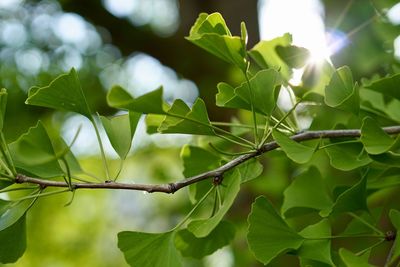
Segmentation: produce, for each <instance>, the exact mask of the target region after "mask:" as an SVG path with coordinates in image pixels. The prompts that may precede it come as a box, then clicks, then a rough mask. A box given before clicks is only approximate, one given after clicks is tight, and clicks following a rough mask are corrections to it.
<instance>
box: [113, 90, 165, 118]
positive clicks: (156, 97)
mask: <svg viewBox="0 0 400 267" xmlns="http://www.w3.org/2000/svg"><path fill="white" fill-rule="evenodd" d="M162 94H163V89H162V87H160V88H158V89H157V90H154V91H151V92H150V93H147V94H144V95H142V96H139V97H137V98H134V97H132V96H131V95H130V94H129V93H128V92H127V91H126V90H125V89H123V88H122V87H121V86H114V87H113V88H111V90H110V91H109V92H108V94H107V103H108V105H109V106H111V107H114V108H121V109H127V110H130V111H133V112H138V113H144V114H165V111H164V108H167V105H166V104H165V103H164V101H163V98H162Z"/></svg>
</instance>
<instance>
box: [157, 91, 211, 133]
mask: <svg viewBox="0 0 400 267" xmlns="http://www.w3.org/2000/svg"><path fill="white" fill-rule="evenodd" d="M167 113H168V115H167V116H166V117H165V119H164V121H163V122H162V123H161V125H160V127H159V128H158V131H159V132H161V133H183V134H198V135H215V133H214V130H213V129H212V126H211V122H210V120H209V119H208V114H207V109H206V105H205V104H204V101H203V100H201V99H200V98H198V99H197V100H196V102H195V103H194V104H193V107H192V109H190V108H189V107H188V106H187V105H186V104H185V102H183V101H182V100H180V99H177V100H175V101H174V103H173V104H172V106H171V108H170V109H169V110H168V111H167Z"/></svg>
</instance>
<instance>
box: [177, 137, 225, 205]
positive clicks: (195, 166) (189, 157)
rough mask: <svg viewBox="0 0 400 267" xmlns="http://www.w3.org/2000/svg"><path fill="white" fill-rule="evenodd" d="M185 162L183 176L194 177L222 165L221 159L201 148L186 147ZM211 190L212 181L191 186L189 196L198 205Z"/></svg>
mask: <svg viewBox="0 0 400 267" xmlns="http://www.w3.org/2000/svg"><path fill="white" fill-rule="evenodd" d="M180 156H181V159H182V161H183V175H184V176H185V177H190V176H194V175H197V174H200V173H203V172H206V171H210V170H213V169H215V168H217V167H219V165H220V161H221V158H220V157H218V156H217V155H215V154H214V153H211V152H210V151H207V150H205V149H203V148H200V147H195V146H190V145H185V146H183V147H182V150H181V155H180ZM209 189H210V181H208V180H205V181H202V182H199V183H196V184H193V185H190V186H189V196H190V200H191V202H192V203H196V202H197V201H198V200H200V199H201V198H202V197H203V195H204V194H205V193H206V192H207V191H208V190H209Z"/></svg>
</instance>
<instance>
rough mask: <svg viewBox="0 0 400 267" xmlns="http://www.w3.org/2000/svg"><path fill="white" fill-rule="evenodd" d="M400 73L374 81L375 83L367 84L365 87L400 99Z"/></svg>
mask: <svg viewBox="0 0 400 267" xmlns="http://www.w3.org/2000/svg"><path fill="white" fill-rule="evenodd" d="M399 84H400V73H398V74H395V75H392V76H389V77H385V78H381V79H379V80H376V81H374V82H373V83H371V84H369V85H366V86H365V87H366V88H368V89H371V90H373V91H376V92H379V93H382V94H384V95H387V96H391V97H393V98H395V99H397V100H400V91H399Z"/></svg>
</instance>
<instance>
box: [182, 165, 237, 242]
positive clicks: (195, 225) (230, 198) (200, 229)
mask: <svg viewBox="0 0 400 267" xmlns="http://www.w3.org/2000/svg"><path fill="white" fill-rule="evenodd" d="M225 183H227V184H228V185H227V186H226V188H223V189H224V190H222V188H221V191H223V193H224V195H223V197H222V199H223V203H222V205H221V207H220V208H219V210H218V211H217V212H216V213H215V214H214V216H212V217H211V218H208V219H200V220H193V221H191V222H190V223H189V224H188V227H187V228H188V230H189V231H190V232H192V233H193V234H194V235H195V236H196V237H198V238H201V237H205V236H207V235H209V234H210V233H211V232H212V231H213V230H214V229H215V227H217V225H218V224H219V222H220V221H221V220H222V218H223V217H224V216H225V214H226V213H227V212H228V210H229V208H230V207H231V206H232V204H233V202H234V201H235V199H236V195H237V194H238V193H239V190H240V175H239V172H238V171H236V170H235V171H234V172H233V173H232V174H231V175H229V176H227V177H224V182H223V184H225Z"/></svg>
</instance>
